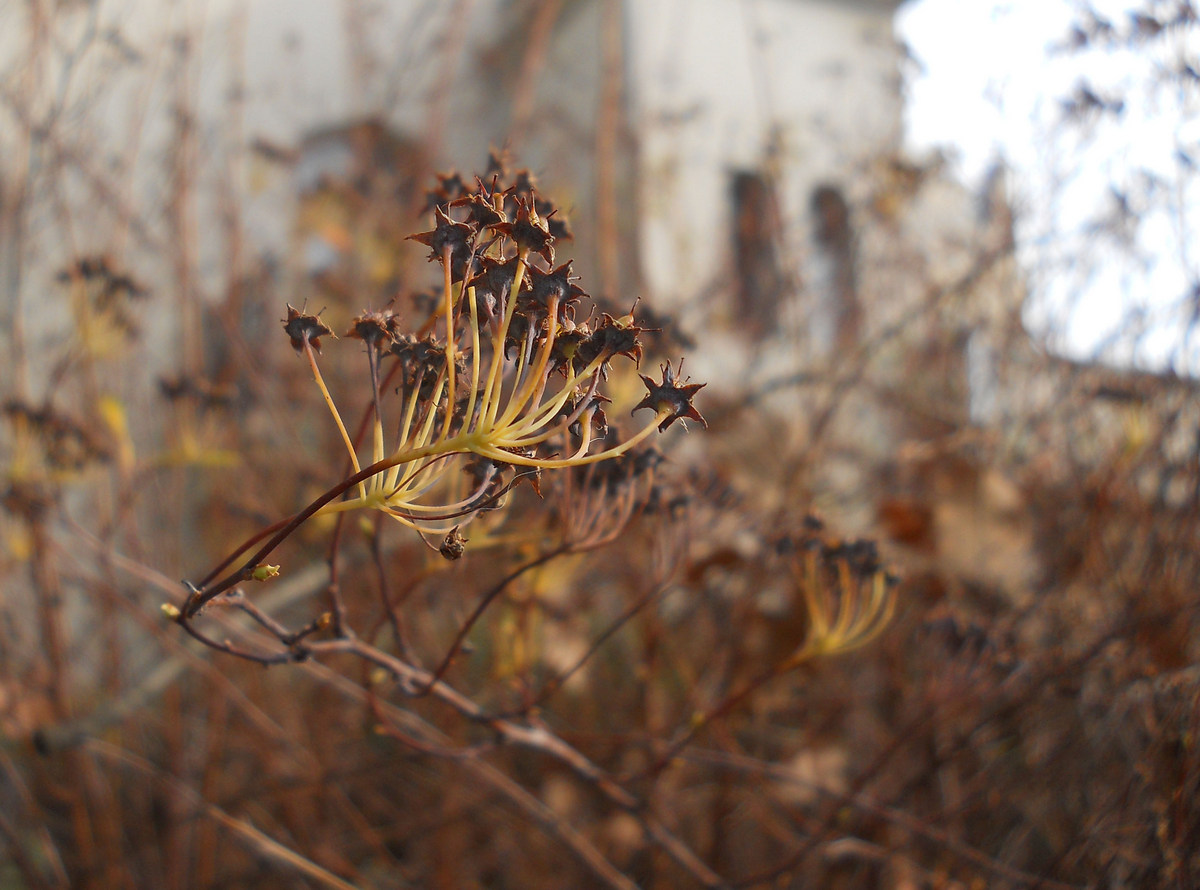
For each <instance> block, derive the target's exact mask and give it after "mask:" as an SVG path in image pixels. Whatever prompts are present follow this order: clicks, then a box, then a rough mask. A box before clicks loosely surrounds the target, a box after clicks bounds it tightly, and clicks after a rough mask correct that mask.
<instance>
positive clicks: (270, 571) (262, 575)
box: [250, 566, 279, 581]
mask: <svg viewBox="0 0 1200 890" xmlns="http://www.w3.org/2000/svg"><path fill="white" fill-rule="evenodd" d="M278 574H279V566H256V567H255V569H254V571H253V572H251V573H250V578H251V579H252V580H254V581H267V580H269V579H271V578H274V577H275V576H276V575H278Z"/></svg>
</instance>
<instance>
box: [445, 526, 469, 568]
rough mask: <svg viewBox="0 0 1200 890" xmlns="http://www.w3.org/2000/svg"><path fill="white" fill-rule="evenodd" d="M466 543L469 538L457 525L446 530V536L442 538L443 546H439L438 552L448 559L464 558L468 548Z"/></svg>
mask: <svg viewBox="0 0 1200 890" xmlns="http://www.w3.org/2000/svg"><path fill="white" fill-rule="evenodd" d="M466 544H467V539H466V538H464V537H463V536H462V533H461V532H460V531H459V530H458V526H457V525H456V526H454V528H452V529H450V531H448V532H446V537H444V538H443V539H442V546H441V547H439V548H438V552H439V553H440V554H442V556H443V557H445V558H446V559H448V560H450V561H454V560H456V559H461V558H462V555H463V553H464V552H465V551H466V549H467V547H466Z"/></svg>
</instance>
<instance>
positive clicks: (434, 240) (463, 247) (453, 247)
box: [407, 207, 478, 281]
mask: <svg viewBox="0 0 1200 890" xmlns="http://www.w3.org/2000/svg"><path fill="white" fill-rule="evenodd" d="M434 218H435V219H436V220H437V225H436V226H434V227H433V229H431V230H430V231H428V232H421V233H420V234H419V235H409V236H408V239H407V240H410V241H419V242H420V243H422V244H424V245H425V246H426V247H428V248H429V259H430V261H431V262H433V261H437V262H441V260H442V253H443V251H444V250H445V249H446V248H450V262H451V266H452V270H453V280H455V281H460V280H462V276H463V274H465V272H466V262H467V256H468V255H469V254H470V253H471V244H472V241H473V240H474V238H475V235H476V233H477V231H478V229H477V228H476V227H475V226H472V225H469V224H467V223H460V222H455V221H454V220H452V219H451V218H450V215H449V214H448V213H446V211H445V210H443V209H442V208H441V207H439V208H437V210H435V211H434Z"/></svg>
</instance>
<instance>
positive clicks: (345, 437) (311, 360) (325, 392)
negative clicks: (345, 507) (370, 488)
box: [304, 340, 367, 498]
mask: <svg viewBox="0 0 1200 890" xmlns="http://www.w3.org/2000/svg"><path fill="white" fill-rule="evenodd" d="M304 354H305V355H307V356H308V364H309V367H311V368H312V372H313V379H314V380H316V381H317V388H318V389H320V390H321V396H322V397H323V398H324V399H325V404H326V406H327V407H328V408H329V413H330V414H332V415H333V422H334V423H336V424H337V428H338V432H339V433H341V434H342V444H344V445H345V446H346V453H347V454H349V455H350V464H351V466H353V467H354V472H356V473H357V472H359V471H360V470H361V469H362V467H360V466H359V465H358V455H357V454H355V453H354V445H353V444H352V443H351V442H350V434H349V433H347V432H346V425H345V424H344V423H342V416H341V415H340V414H338V409H337V406H336V405H334V404H333V397H332V396H331V395H329V389H328V388H327V387H326V386H325V379H324V378H323V377H322V376H321V369H320V368H318V367H317V357H316V356H315V355H314V354H313V350H312V344H311V343H309V342H308V341H307V340H305V341H304ZM358 494H359V497H364V498H365V497H366V496H367V488H366V486H365V485H364V484H363V483H361V482H360V483H359V485H358Z"/></svg>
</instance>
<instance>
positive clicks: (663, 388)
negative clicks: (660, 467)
mask: <svg viewBox="0 0 1200 890" xmlns="http://www.w3.org/2000/svg"><path fill="white" fill-rule="evenodd" d="M679 370H680V371H682V370H683V360H682V359H681V360H680V362H679ZM676 373H677V372H673V371H672V370H671V365H670V363H669V362H668V363H667V364H664V365H663V366H662V383H655V382H654V381H653V380H651V379H650V378H649V377H647V376H646V375H645V374H639V375H638V376H639V377H641V378H642V382H643V383H644V384H646V389H648V390H649V392H648V393H647V394H646V397H645V398H644V399H642V400H641V401H640V402H638V404H637V405H636V406H635V407H634V409H633V410H634V411H637V410H638V409H639V408H650V409H651V410H653V411H655V412H656V413H657V412H663V411H666V412H668V413H667V414H666V416H665V417H663V419H662V422H661V423H659V425H658V431H659V432H660V433H661V432H664V431H666V429H667V427H669V426H670V425H671V424H673V423H674V422H675V421H677V420H682V419H684V418H688V419H691V420H695V421H698V422H699V423H700V424H701V425H702V426H703V427H704V428H705V429H708V423H707V421H705V419H704V418H703V417H701V416H700V412H699V411H697V410H696V407H695V405H693V404H692V399H693V398H694V397H695V395H696V393H697V392H699V391H700V390H702V389H703V388H704V387H705V386H707V385H708V384H707V383H682V384H680V383H676V382H675V374H676ZM686 427H687V424H686V423H685V424H684V428H686Z"/></svg>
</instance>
